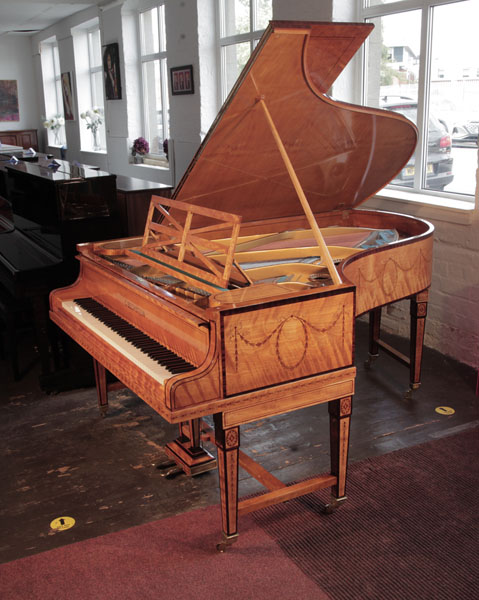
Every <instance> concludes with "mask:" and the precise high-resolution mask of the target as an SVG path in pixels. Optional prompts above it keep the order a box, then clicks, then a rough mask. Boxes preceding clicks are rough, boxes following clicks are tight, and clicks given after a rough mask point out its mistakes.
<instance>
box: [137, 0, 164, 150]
mask: <svg viewBox="0 0 479 600" xmlns="http://www.w3.org/2000/svg"><path fill="white" fill-rule="evenodd" d="M154 8H157V9H158V21H157V26H158V52H152V53H149V54H143V30H142V26H141V15H142V14H144V13H146V12H148V11H150V10H152V9H154ZM162 15H163V17H162ZM137 27H138V44H139V51H138V61H139V78H140V89H141V107H142V108H141V126H142V136H143V137H144V138H145V139H148V137H149V136H148V135H147V133H146V132H147V131H150V128H149V115H148V107H147V104H146V102H145V98H146V81H145V77H144V65H145V64H146V63H149V62H154V61H155V60H157V61H158V62H159V72H160V94H161V115H162V123H163V139H164V140H165V139H169V137H170V119H169V106H170V102H169V100H170V99H169V95H168V53H167V44H168V40H167V35H166V3H165V0H162V1H156V2H151V3H148V6H144V7H142V8H140V9H139V10H138V17H137ZM150 147H151V146H150ZM149 154H150V155H151V156H153V157H159V158H166V155H165V154H164V152H163V151H162V149H161V148H160V147H159V152H158V154H156V153H154V152H152V151H151V150H150V152H149Z"/></svg>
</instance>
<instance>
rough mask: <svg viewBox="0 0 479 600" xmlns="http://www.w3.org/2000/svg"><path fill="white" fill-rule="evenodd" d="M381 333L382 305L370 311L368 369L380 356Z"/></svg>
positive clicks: (366, 364) (366, 365)
mask: <svg viewBox="0 0 479 600" xmlns="http://www.w3.org/2000/svg"><path fill="white" fill-rule="evenodd" d="M380 334H381V307H379V308H373V310H371V311H370V312H369V353H368V354H369V355H368V359H367V360H366V362H365V363H364V366H365V367H366V369H370V368H371V365H372V364H373V362H374V361H375V360H376V359H377V357H378V356H379V343H378V342H379V336H380Z"/></svg>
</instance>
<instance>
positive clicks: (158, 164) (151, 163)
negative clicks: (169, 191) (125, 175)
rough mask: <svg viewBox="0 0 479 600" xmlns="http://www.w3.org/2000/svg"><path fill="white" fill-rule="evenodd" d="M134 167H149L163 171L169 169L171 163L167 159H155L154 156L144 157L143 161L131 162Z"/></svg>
mask: <svg viewBox="0 0 479 600" xmlns="http://www.w3.org/2000/svg"><path fill="white" fill-rule="evenodd" d="M130 164H131V165H132V166H134V167H143V168H145V167H147V168H148V169H160V170H161V171H169V170H170V165H169V164H168V163H167V162H166V161H162V160H155V159H153V158H144V159H143V162H139V163H135V162H132V163H130Z"/></svg>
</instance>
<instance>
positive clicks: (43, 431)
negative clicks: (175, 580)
mask: <svg viewBox="0 0 479 600" xmlns="http://www.w3.org/2000/svg"><path fill="white" fill-rule="evenodd" d="M357 329H358V331H357V347H356V361H357V365H358V377H357V391H356V395H355V399H354V409H353V419H352V432H351V452H350V460H352V461H358V460H361V459H363V458H365V457H370V456H375V455H378V454H383V453H386V452H391V451H394V450H397V449H399V448H403V447H406V446H411V445H415V444H420V443H421V442H424V441H428V440H431V439H434V438H437V437H441V436H446V435H449V434H452V433H455V432H460V431H462V430H466V429H469V428H471V427H473V426H475V425H477V423H478V421H479V410H478V406H479V398H477V397H476V396H475V379H474V376H475V374H474V373H473V372H472V370H471V369H469V368H466V367H464V366H463V365H460V364H457V363H455V362H453V361H451V360H450V359H447V358H445V357H443V356H441V355H439V354H438V353H436V352H433V351H426V352H425V357H424V369H423V385H422V386H421V388H420V389H419V390H418V391H417V392H416V393H415V397H414V398H413V399H412V400H405V399H404V396H403V395H404V391H405V390H406V389H407V381H408V373H407V371H406V369H405V368H404V367H402V366H400V365H399V364H398V363H396V362H395V361H393V360H392V359H391V358H389V357H388V356H386V355H384V356H381V357H380V359H378V361H376V363H375V364H374V368H373V370H371V371H366V370H365V369H364V368H363V366H362V365H363V362H364V359H365V358H366V354H367V350H366V348H367V346H366V334H367V327H366V324H365V323H359V324H358V328H357ZM388 341H394V342H396V343H399V345H401V344H404V340H394V339H392V340H391V338H389V339H388ZM24 348H25V351H24V352H23V353H22V361H23V363H25V364H26V363H28V361H29V359H30V358H34V356H33V355H32V350H31V341H30V340H29V338H28V334H26V337H25V339H24ZM75 360H78V361H79V362H78V364H77V365H75V364H74V365H73V366H74V367H77V368H76V369H75V368H74V370H73V372H75V371H77V372H80V371H81V370H82V367H83V366H84V363H82V362H81V360H82V359H81V357H80V358H78V359H75ZM0 381H2V382H3V383H2V384H1V388H0V439H1V445H2V449H1V458H0V468H1V473H2V478H1V482H2V485H1V491H0V531H1V537H0V562H7V561H10V560H14V559H17V558H21V557H23V556H28V555H30V554H33V553H37V552H42V551H45V550H48V549H51V548H54V547H57V546H61V545H64V544H70V543H72V542H75V541H79V540H83V539H86V538H90V537H95V536H99V535H103V534H105V533H110V532H113V531H119V530H122V529H125V528H127V527H132V526H135V525H139V524H142V523H146V522H149V521H153V520H156V519H161V518H164V517H167V516H171V515H175V514H179V513H182V512H185V511H189V510H192V509H194V508H198V507H202V506H207V505H211V504H215V503H217V502H218V499H219V490H218V478H217V475H216V473H215V472H211V473H206V474H204V475H200V476H197V477H195V478H188V477H186V476H184V475H180V476H178V477H176V478H175V479H166V478H165V477H163V476H162V471H161V469H159V468H158V466H159V465H161V463H163V462H164V461H165V460H166V457H165V454H164V451H163V449H162V446H163V444H165V443H166V442H167V441H169V440H170V439H172V438H173V437H175V436H176V431H177V430H176V426H171V425H168V424H167V423H165V422H164V421H163V420H162V419H161V418H160V417H159V416H158V415H157V414H156V413H154V412H153V411H152V410H151V409H150V408H149V407H148V406H147V405H146V404H144V403H143V402H142V401H140V400H139V399H138V398H137V397H136V396H135V395H134V394H132V393H131V392H130V391H128V390H122V391H118V392H115V393H113V394H112V395H111V399H110V411H109V414H108V416H107V417H106V418H104V419H102V418H100V416H99V414H98V410H97V407H96V392H95V390H94V388H92V387H84V388H82V389H76V390H71V391H63V392H61V393H56V394H45V393H44V392H42V391H41V390H40V387H39V385H38V367H37V366H36V365H35V366H33V368H31V369H30V370H29V371H28V373H27V374H26V375H24V377H23V378H22V380H21V381H20V382H16V383H15V382H13V381H12V378H11V376H10V370H9V364H8V362H7V361H6V360H3V361H0ZM444 406H446V407H451V408H453V409H454V411H455V412H454V414H452V415H446V414H442V413H441V412H436V408H437V407H444ZM210 449H211V450H212V451H214V448H213V447H212V446H211V447H210ZM242 449H243V450H245V451H246V452H248V453H249V454H250V455H251V456H253V457H254V458H255V459H256V460H258V461H260V462H261V464H263V466H265V467H266V468H267V469H268V470H270V471H272V472H273V473H274V474H275V475H276V477H278V478H279V479H281V480H282V481H285V482H288V481H294V480H298V479H301V478H303V477H307V476H311V475H313V474H315V473H321V472H325V471H327V470H328V468H329V435H328V415H327V407H326V406H318V407H315V408H312V409H305V410H301V411H297V412H295V413H290V414H287V415H283V416H280V417H275V418H273V419H269V420H265V421H261V422H257V423H254V424H251V425H248V426H245V427H244V428H243V429H242ZM240 478H241V483H240V494H241V495H246V494H249V493H252V492H255V491H259V490H260V489H261V488H260V487H259V486H258V484H257V483H256V482H255V481H254V480H252V479H251V478H250V477H249V475H248V474H247V473H245V472H241V473H240ZM405 485H407V481H405ZM61 516H70V517H73V518H74V519H75V522H76V523H75V526H74V527H73V528H72V529H69V530H67V531H63V532H56V533H55V532H53V531H52V530H51V529H50V522H51V521H52V520H53V519H55V518H57V517H61ZM218 531H219V523H218ZM178 535H185V532H178Z"/></svg>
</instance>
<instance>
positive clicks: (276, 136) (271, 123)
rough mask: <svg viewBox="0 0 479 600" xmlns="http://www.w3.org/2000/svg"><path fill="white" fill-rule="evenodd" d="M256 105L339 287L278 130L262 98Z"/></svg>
mask: <svg viewBox="0 0 479 600" xmlns="http://www.w3.org/2000/svg"><path fill="white" fill-rule="evenodd" d="M258 103H259V104H260V105H261V108H262V109H263V111H264V114H265V117H266V120H267V122H268V125H269V127H270V129H271V133H272V134H273V138H274V141H275V142H276V145H277V146H278V150H279V152H280V154H281V158H282V159H283V161H284V164H285V165H286V169H287V171H288V174H289V176H290V178H291V181H292V183H293V186H294V189H295V190H296V193H297V194H298V197H299V201H300V202H301V206H302V207H303V210H304V213H305V215H306V218H307V219H308V223H309V225H310V227H311V230H312V232H313V235H314V238H315V239H316V242H317V243H318V246H319V247H320V249H321V255H322V258H323V261H324V263H325V265H326V267H327V269H328V271H329V274H330V276H331V279H332V280H333V282H334V283H335V284H336V285H339V284H340V283H342V282H341V278H340V277H339V273H338V271H337V269H336V266H335V264H334V262H333V259H332V258H331V254H330V253H329V249H328V247H327V245H326V242H325V241H324V238H323V234H322V233H321V230H320V229H319V226H318V223H317V222H316V219H315V218H314V214H313V211H312V210H311V207H310V206H309V202H308V200H307V198H306V196H305V193H304V191H303V188H302V187H301V184H300V182H299V179H298V177H297V175H296V172H295V170H294V168H293V165H292V164H291V161H290V159H289V156H288V154H287V152H286V149H285V147H284V144H283V142H282V140H281V138H280V136H279V133H278V130H277V129H276V126H275V124H274V121H273V119H272V117H271V114H270V112H269V110H268V107H267V106H266V102H265V101H264V97H262V96H260V97H259V98H258Z"/></svg>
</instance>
